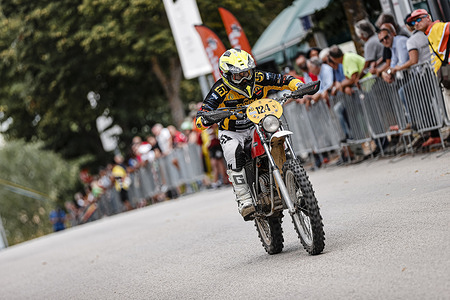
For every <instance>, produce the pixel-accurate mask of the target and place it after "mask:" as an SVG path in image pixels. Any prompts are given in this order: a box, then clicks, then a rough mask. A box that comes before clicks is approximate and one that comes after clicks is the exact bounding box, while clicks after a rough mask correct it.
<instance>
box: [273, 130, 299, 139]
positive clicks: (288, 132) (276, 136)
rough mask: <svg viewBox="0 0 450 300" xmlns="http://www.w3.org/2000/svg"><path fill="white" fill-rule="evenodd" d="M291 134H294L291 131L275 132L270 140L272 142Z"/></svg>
mask: <svg viewBox="0 0 450 300" xmlns="http://www.w3.org/2000/svg"><path fill="white" fill-rule="evenodd" d="M291 134H294V133H293V132H292V131H289V130H281V131H277V132H275V133H274V134H273V135H272V137H271V138H270V140H272V139H273V138H280V137H283V136H288V135H291Z"/></svg>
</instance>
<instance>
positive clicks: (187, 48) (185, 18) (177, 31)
mask: <svg viewBox="0 0 450 300" xmlns="http://www.w3.org/2000/svg"><path fill="white" fill-rule="evenodd" d="M163 1H164V7H165V8H166V13H167V18H168V19H169V23H170V28H171V29H172V34H173V37H174V39H175V44H176V45H177V49H178V54H179V55H180V61H181V66H182V67H183V73H184V77H185V78H186V79H192V78H195V77H199V76H201V75H205V74H209V73H211V72H212V68H211V65H210V63H209V61H208V58H207V57H206V53H205V49H204V48H203V43H202V40H201V39H200V36H199V34H198V33H197V31H196V30H195V28H194V25H200V24H202V19H201V17H200V13H199V11H198V7H197V2H195V0H176V1H174V0H163Z"/></svg>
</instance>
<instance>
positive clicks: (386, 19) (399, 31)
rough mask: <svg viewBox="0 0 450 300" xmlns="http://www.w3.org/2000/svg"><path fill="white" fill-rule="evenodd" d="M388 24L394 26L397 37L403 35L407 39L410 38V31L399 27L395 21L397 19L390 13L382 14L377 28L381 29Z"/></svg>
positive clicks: (377, 22) (376, 23)
mask: <svg viewBox="0 0 450 300" xmlns="http://www.w3.org/2000/svg"><path fill="white" fill-rule="evenodd" d="M386 23H389V24H392V26H393V27H394V29H395V35H403V36H405V37H407V38H408V37H409V33H408V31H406V30H405V29H403V28H402V27H401V26H399V25H398V24H397V22H396V21H395V17H394V16H393V15H391V14H389V13H382V14H381V15H380V16H379V17H378V19H377V21H376V22H375V26H377V27H378V28H380V29H381V25H383V24H386Z"/></svg>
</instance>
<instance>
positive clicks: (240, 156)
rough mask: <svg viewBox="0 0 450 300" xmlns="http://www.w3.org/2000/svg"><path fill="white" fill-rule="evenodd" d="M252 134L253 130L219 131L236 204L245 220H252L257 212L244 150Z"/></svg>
mask: <svg viewBox="0 0 450 300" xmlns="http://www.w3.org/2000/svg"><path fill="white" fill-rule="evenodd" d="M251 132H252V131H251V130H245V131H242V132H235V131H227V130H221V131H219V139H220V144H221V146H222V149H223V154H224V157H225V160H226V162H227V167H228V171H227V174H228V177H229V179H230V181H231V183H232V184H233V191H234V194H235V196H236V202H237V203H238V209H239V213H240V214H241V215H242V216H243V217H244V219H245V220H248V219H250V217H251V215H252V214H253V212H254V211H255V208H254V206H253V201H252V196H251V194H250V188H249V186H248V184H247V178H246V175H245V169H244V165H245V154H244V150H243V148H244V141H245V138H246V137H248V136H249V135H250V134H251Z"/></svg>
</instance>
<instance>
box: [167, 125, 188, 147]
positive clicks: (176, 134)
mask: <svg viewBox="0 0 450 300" xmlns="http://www.w3.org/2000/svg"><path fill="white" fill-rule="evenodd" d="M167 129H169V132H170V136H171V137H172V145H173V147H174V148H177V147H182V146H183V145H184V144H186V143H187V138H186V136H185V135H184V134H183V133H181V132H180V131H178V130H177V129H176V128H175V126H173V125H169V126H167Z"/></svg>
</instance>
